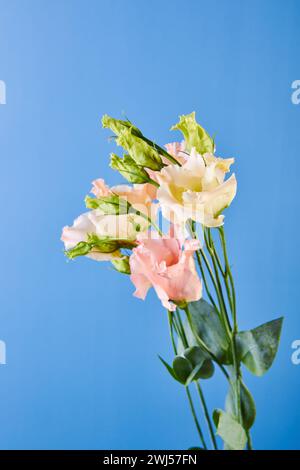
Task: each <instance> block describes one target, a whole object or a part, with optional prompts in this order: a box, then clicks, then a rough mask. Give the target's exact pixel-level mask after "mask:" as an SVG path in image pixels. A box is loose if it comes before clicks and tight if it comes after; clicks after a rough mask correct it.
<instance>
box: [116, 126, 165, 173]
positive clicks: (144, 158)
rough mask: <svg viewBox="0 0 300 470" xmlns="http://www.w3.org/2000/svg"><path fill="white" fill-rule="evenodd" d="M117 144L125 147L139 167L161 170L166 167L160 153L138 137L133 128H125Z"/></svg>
mask: <svg viewBox="0 0 300 470" xmlns="http://www.w3.org/2000/svg"><path fill="white" fill-rule="evenodd" d="M117 144H118V145H120V146H121V147H123V148H124V149H125V150H126V152H128V153H129V155H130V157H131V158H132V159H133V160H134V161H135V163H136V164H137V165H140V166H142V167H146V168H150V169H151V170H161V168H162V167H163V166H164V164H163V162H162V159H161V157H160V155H159V153H158V151H157V150H156V149H155V147H153V146H152V145H150V144H148V143H147V142H146V141H145V140H144V139H142V138H140V137H139V136H137V135H136V134H135V133H134V132H133V131H132V129H131V128H128V127H127V128H124V129H123V130H122V131H121V132H120V134H119V136H118V138H117Z"/></svg>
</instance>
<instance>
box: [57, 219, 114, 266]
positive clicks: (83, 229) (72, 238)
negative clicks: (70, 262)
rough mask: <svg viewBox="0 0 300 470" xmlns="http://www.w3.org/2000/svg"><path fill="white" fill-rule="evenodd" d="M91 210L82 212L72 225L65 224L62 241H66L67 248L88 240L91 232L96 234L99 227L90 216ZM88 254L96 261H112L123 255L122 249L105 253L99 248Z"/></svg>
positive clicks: (69, 248)
mask: <svg viewBox="0 0 300 470" xmlns="http://www.w3.org/2000/svg"><path fill="white" fill-rule="evenodd" d="M90 214H91V213H90V212H86V213H85V214H81V215H80V216H79V217H77V219H75V220H74V223H73V225H72V226H71V227H69V226H65V227H64V228H63V230H62V235H61V241H62V242H64V245H65V249H66V250H71V249H72V248H75V247H76V245H78V244H79V243H81V242H87V241H88V235H89V234H95V233H96V232H97V227H96V225H95V224H94V222H93V221H92V220H91V218H90ZM86 256H87V257H88V258H91V259H94V260H96V261H110V260H112V259H113V258H116V257H119V256H121V253H120V251H119V250H118V249H117V250H114V251H112V252H108V253H103V252H100V251H99V250H97V248H94V249H92V250H91V251H89V252H88V253H87V254H86Z"/></svg>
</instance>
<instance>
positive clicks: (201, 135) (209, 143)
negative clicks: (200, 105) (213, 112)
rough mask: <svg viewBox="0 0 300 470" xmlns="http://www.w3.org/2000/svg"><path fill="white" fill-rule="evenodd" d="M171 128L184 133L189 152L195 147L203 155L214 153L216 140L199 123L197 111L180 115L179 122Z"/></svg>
mask: <svg viewBox="0 0 300 470" xmlns="http://www.w3.org/2000/svg"><path fill="white" fill-rule="evenodd" d="M171 130H179V131H181V132H182V133H183V136H184V140H185V142H186V149H187V151H188V152H190V151H191V150H192V148H193V147H195V149H196V151H197V152H198V153H200V154H201V155H203V154H204V153H214V141H213V139H212V138H211V137H210V135H209V134H208V133H207V132H206V130H205V129H203V127H201V126H200V124H198V123H197V121H196V116H195V112H193V113H191V114H186V115H182V116H180V117H179V123H178V124H175V126H173V127H171Z"/></svg>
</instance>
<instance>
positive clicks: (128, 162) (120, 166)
mask: <svg viewBox="0 0 300 470" xmlns="http://www.w3.org/2000/svg"><path fill="white" fill-rule="evenodd" d="M110 167H111V168H113V169H114V170H117V171H119V172H120V173H121V175H122V176H124V178H125V179H127V181H129V182H130V183H138V184H143V183H147V182H148V181H149V175H148V173H147V172H146V171H145V170H144V168H142V167H141V166H139V165H137V164H136V163H135V161H134V160H133V159H132V158H131V157H130V156H129V155H124V158H120V157H118V155H116V154H114V153H112V154H111V159H110Z"/></svg>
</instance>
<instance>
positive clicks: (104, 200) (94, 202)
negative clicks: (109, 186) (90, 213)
mask: <svg viewBox="0 0 300 470" xmlns="http://www.w3.org/2000/svg"><path fill="white" fill-rule="evenodd" d="M85 205H86V207H87V208H88V209H100V210H101V211H102V212H103V214H106V215H121V214H128V213H129V210H130V208H131V204H129V202H127V201H126V200H125V199H122V198H121V197H120V196H118V195H117V194H112V195H110V196H103V197H99V198H94V197H90V196H86V198H85Z"/></svg>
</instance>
